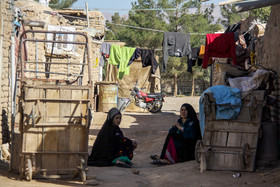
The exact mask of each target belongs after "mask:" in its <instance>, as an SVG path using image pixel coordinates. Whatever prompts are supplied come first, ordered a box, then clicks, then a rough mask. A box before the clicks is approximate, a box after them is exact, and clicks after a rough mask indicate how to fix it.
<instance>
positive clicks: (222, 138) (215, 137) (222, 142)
mask: <svg viewBox="0 0 280 187" xmlns="http://www.w3.org/2000/svg"><path fill="white" fill-rule="evenodd" d="M226 143H227V133H226V132H213V133H212V141H211V145H213V146H226Z"/></svg>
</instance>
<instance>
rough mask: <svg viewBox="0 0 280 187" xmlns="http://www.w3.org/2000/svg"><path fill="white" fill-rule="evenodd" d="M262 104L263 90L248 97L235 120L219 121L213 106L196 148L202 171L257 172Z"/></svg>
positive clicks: (213, 105)
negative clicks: (256, 160)
mask: <svg viewBox="0 0 280 187" xmlns="http://www.w3.org/2000/svg"><path fill="white" fill-rule="evenodd" d="M263 102H264V91H262V90H257V91H253V92H252V93H250V94H249V95H247V96H246V97H245V98H244V99H243V100H242V106H241V111H240V113H239V115H238V117H237V119H236V120H216V119H215V107H216V105H215V104H213V103H212V104H211V113H210V114H208V115H206V120H205V130H204V134H203V138H202V141H200V142H198V144H197V146H196V152H199V153H201V154H199V157H200V158H199V159H200V161H201V162H200V163H201V168H200V169H201V171H203V170H205V169H207V170H232V171H254V169H255V159H256V152H257V144H258V138H259V133H260V126H261V116H262V106H263ZM209 103H210V102H209Z"/></svg>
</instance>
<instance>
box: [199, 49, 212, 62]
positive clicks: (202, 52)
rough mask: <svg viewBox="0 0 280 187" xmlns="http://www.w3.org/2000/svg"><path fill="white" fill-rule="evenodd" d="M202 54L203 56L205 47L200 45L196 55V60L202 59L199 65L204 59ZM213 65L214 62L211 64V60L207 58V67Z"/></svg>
mask: <svg viewBox="0 0 280 187" xmlns="http://www.w3.org/2000/svg"><path fill="white" fill-rule="evenodd" d="M204 54H205V46H204V45H201V46H200V50H199V55H198V58H200V59H202V60H201V61H200V63H201V64H202V62H203V59H204ZM213 63H214V62H213V59H212V58H209V60H208V65H211V64H213ZM201 64H200V66H201Z"/></svg>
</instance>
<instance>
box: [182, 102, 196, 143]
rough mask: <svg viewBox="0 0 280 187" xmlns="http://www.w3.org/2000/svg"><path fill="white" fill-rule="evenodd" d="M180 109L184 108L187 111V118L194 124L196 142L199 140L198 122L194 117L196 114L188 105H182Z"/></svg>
mask: <svg viewBox="0 0 280 187" xmlns="http://www.w3.org/2000/svg"><path fill="white" fill-rule="evenodd" d="M182 107H185V108H186V109H187V111H188V118H190V119H191V120H192V121H193V122H194V125H195V130H196V139H197V140H199V139H201V132H200V126H199V120H198V118H197V115H196V112H195V110H194V108H193V107H192V105H190V104H188V103H184V104H182V106H181V108H182ZM181 108H180V109H181Z"/></svg>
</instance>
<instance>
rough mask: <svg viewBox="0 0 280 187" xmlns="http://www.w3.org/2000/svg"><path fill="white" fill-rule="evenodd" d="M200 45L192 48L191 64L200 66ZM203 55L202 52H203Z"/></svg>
mask: <svg viewBox="0 0 280 187" xmlns="http://www.w3.org/2000/svg"><path fill="white" fill-rule="evenodd" d="M200 48H201V47H195V48H192V58H191V59H192V60H191V61H192V66H195V65H197V66H201V65H202V58H200V57H199V53H200ZM203 55H204V54H203Z"/></svg>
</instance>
